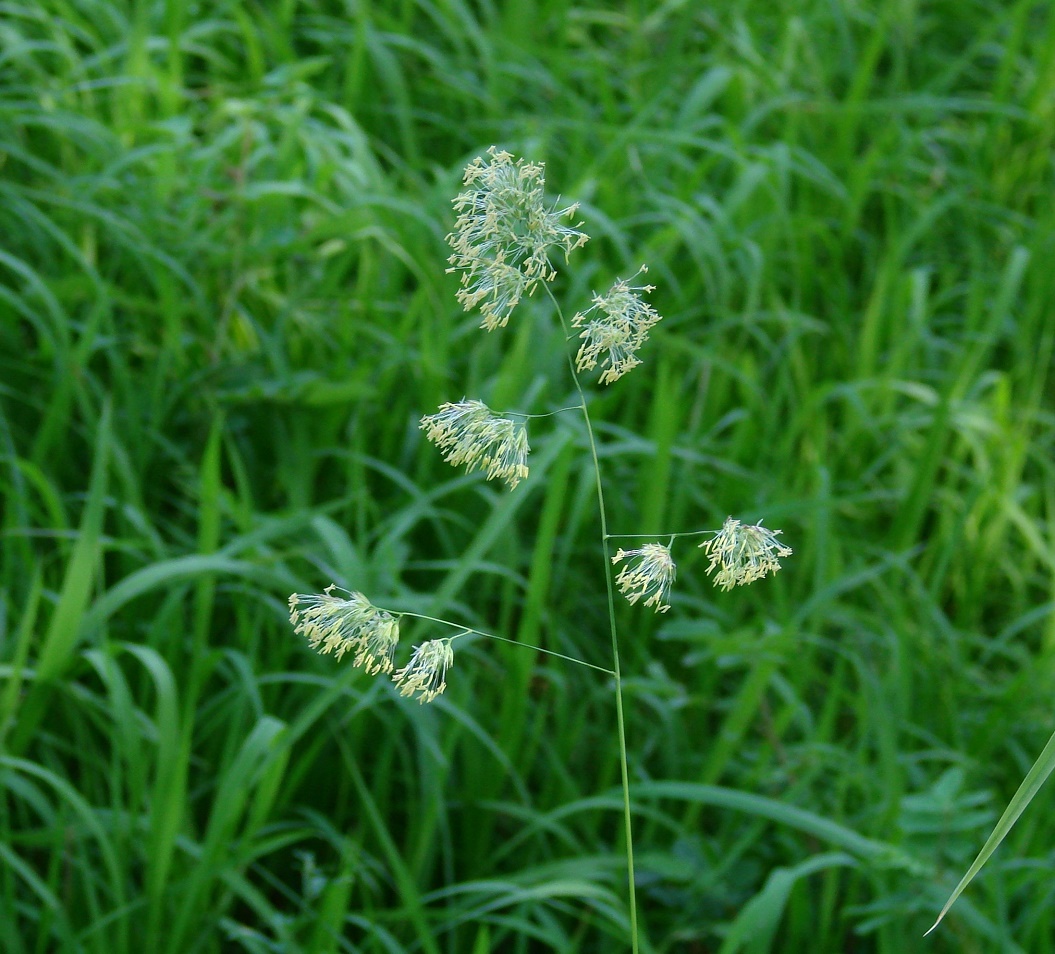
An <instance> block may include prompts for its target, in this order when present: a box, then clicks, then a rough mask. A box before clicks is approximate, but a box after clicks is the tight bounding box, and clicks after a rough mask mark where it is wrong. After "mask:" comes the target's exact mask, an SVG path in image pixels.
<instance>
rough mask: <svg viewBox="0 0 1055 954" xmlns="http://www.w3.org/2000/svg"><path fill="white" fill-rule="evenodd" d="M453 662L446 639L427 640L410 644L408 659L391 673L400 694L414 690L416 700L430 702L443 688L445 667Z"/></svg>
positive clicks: (405, 694)
mask: <svg viewBox="0 0 1055 954" xmlns="http://www.w3.org/2000/svg"><path fill="white" fill-rule="evenodd" d="M452 665H454V650H453V649H452V648H451V641H450V639H430V640H429V641H428V642H425V643H422V644H421V645H420V646H415V647H414V654H413V655H412V656H411V657H410V662H409V663H407V665H406V666H405V667H404V668H403V669H400V670H399V671H398V672H396V673H395V674H393V676H392V680H393V681H394V682H395V684H396V685H397V686H399V694H400V695H401V696H413V695H414V694H415V693H417V696H418V702H432V700H433V699H435V698H436V696H438V695H439V694H440V693H441V692H443V690H444V689H446V688H447V670H448V669H450V667H451V666H452Z"/></svg>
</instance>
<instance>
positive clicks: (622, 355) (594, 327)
mask: <svg viewBox="0 0 1055 954" xmlns="http://www.w3.org/2000/svg"><path fill="white" fill-rule="evenodd" d="M646 271H648V268H647V267H646V266H644V265H642V266H641V268H640V269H638V271H637V273H636V274H635V275H632V276H631V277H630V278H629V279H620V280H618V281H617V282H616V283H615V284H614V285H612V287H611V288H610V289H608V292H607V293H606V294H604V295H597V294H594V296H593V304H592V305H591V306H590V307H589V308H587V309H586V311H584V312H580V313H579V314H577V315H576V316H575V317H574V318H572V321H571V323H572V326H573V327H575V328H581V327H582V326H583V325H585V326H586V328H585V330H584V331H583V332H582V334H581V335H579V337H580V338H582V339H583V343H582V345H581V346H580V347H579V353H578V354H577V355H576V356H575V370H576V371H580V372H581V371H592V370H593V369H594V368H595V367H596V366H597V362H598V360H601V361H602V371H601V383H602V384H611V383H612V382H613V381H617V380H618V379H619V378H621V377H622V376H623V375H624V374H626V373H627V372H628V371H631V370H633V369H634V368H636V367H637V366H638V365H639V364H640V363H641V359H640V358H638V357H637V349H638V348H640V347H641V346H642V345H643V344H644V343H645V341H646V339H647V338H648V332H649V329H650V328H652V327H653V325H655V324H657V323H658V322H660V321H662V320H663V319H662V316H661V315H660V314H659V313H658V312H657V311H656V310H655V309H654V308H653V307H652V306H651V305H650V304H649V303H648V302H646V301H644V300H643V299H642V298H641V296H640V295H639V294H637V293H638V292H646V293H651V292H652V291H654V289H655V286H653V285H631V284H630V282H631V281H633V279H634V278H636V277H637V276H638V275H640V274H641V273H642V272H646ZM592 312H599V313H600V316H599V317H596V318H590V317H589V316H590V314H591V313H592Z"/></svg>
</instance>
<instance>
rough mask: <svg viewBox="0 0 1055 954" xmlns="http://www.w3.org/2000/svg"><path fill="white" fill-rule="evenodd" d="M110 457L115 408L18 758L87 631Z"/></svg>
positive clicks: (105, 416) (99, 440) (17, 735)
mask: <svg viewBox="0 0 1055 954" xmlns="http://www.w3.org/2000/svg"><path fill="white" fill-rule="evenodd" d="M109 457H110V406H109V404H107V405H106V406H105V407H104V408H103V413H102V416H101V417H100V419H99V426H98V433H97V437H96V443H95V454H94V458H93V460H92V470H91V476H90V477H89V480H88V493H87V500H86V502H85V506H84V514H83V515H82V517H81V524H80V528H79V530H78V534H77V542H76V543H75V544H74V546H73V552H72V554H71V555H70V559H69V562H68V563H67V565H66V575H65V577H64V579H63V582H62V590H61V591H60V593H59V600H58V603H57V604H56V606H55V609H54V611H53V613H52V616H51V621H50V623H49V624H48V628H47V630H46V632H45V633H44V640H43V644H42V645H41V648H40V653H39V655H38V657H37V664H36V667H35V668H36V679H35V681H34V684H33V687H32V688H31V689H30V691H29V693H28V695H27V696H26V699H25V701H24V703H23V705H22V708H21V710H20V711H19V713H18V722H17V725H16V726H15V729H14V731H13V732H12V734H11V741H10V748H11V751H12V752H14V753H16V754H17V753H20V752H22V751H24V749H25V747H26V745H28V743H29V740H30V738H31V737H32V735H33V733H34V732H35V731H36V728H37V725H38V724H39V722H40V719H41V718H42V717H43V714H44V711H45V709H46V707H47V702H48V699H49V698H50V695H51V691H52V688H53V686H52V685H51V683H52V682H53V681H54V680H55V679H57V678H58V677H59V676H60V675H61V674H62V673H63V672H64V671H65V670H66V668H67V667H68V666H69V664H70V660H71V658H72V656H73V652H74V649H75V648H76V645H77V640H78V638H79V637H80V635H81V633H82V631H83V623H84V616H85V611H86V609H87V606H88V601H89V599H90V596H91V589H92V584H93V581H94V579H95V573H96V569H97V568H98V566H99V562H100V556H101V552H100V551H101V548H100V539H101V536H102V525H103V514H104V512H105V503H106V486H107V471H108V468H109Z"/></svg>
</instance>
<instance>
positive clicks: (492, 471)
mask: <svg viewBox="0 0 1055 954" xmlns="http://www.w3.org/2000/svg"><path fill="white" fill-rule="evenodd" d="M421 429H422V430H423V431H425V436H426V437H427V438H428V439H429V440H430V441H432V443H433V444H435V445H436V446H437V447H438V448H439V449H440V450H441V451H443V459H444V460H445V461H447V462H448V463H450V464H453V465H454V466H455V467H458V466H460V465H462V464H465V465H466V467H467V469H468V470H469V471H472V470H474V469H475V468H477V467H482V468H484V469H485V470H486V471H487V479H488V480H492V479H493V478H495V477H499V478H501V479H502V480H504V481H505V482H506V483H508V484H509V489H510V490H512V489H513V488H514V487H516V485H517V484H518V483H520V481H521V480H522V479H523V478H525V477H527V475H528V467H527V456H528V451H529V450H530V448H529V447H528V439H527V427H526V426H525V425H524V423H523V422H522V421H513V420H510V419H509V418H505V417H499V416H497V415H495V414H494V413H493V412H492V411H491V409H490V408H489V407H488V406H487V405H486V404H484V403H483V401H476V400H472V401H467V400H466V399H465V398H462V400H461V401H458V402H457V403H454V404H443V405H441V406H440V409H439V411H438V412H437V413H435V414H426V415H425V416H424V417H423V418H422V419H421Z"/></svg>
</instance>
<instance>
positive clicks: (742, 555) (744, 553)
mask: <svg viewBox="0 0 1055 954" xmlns="http://www.w3.org/2000/svg"><path fill="white" fill-rule="evenodd" d="M780 533H781V531H780V530H770V529H768V528H766V527H763V526H762V525H761V523H759V524H756V525H754V526H751V525H747V526H745V525H744V524H741V523H740V521H739V520H734V519H733V518H732V517H726V519H725V523H724V524H723V525H722V529H721V530H719V531H718V532H717V533H716V534H715V535H714V537H713V538H712V539H710V540H705V541H704V542H703V543H701V544H700V546H701V547H702V548H703V550H704V551H705V552H706V553H707V555H708V556H709V557H710V558H711V562H710V565H709V566H708V567H707V572H708V573H711V572H712V571H714V570H715V568H717V569H718V572H717V573H715V574H714V585H715V586H720V587H721V588H722V589H723V590H731V589H732V588H733V587H734V586H743V585H746V584H747V583H753V582H754V581H755V580H760V579H762V577H764V576H766V575H767V574H769V573H776V572H777V571H778V570H779V569H780V563H779V561H778V559H777V558H778V557H786V556H791V547H786V546H784V545H783V544H781V543H780V542H779V541H778V540H777V535H778V534H780Z"/></svg>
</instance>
